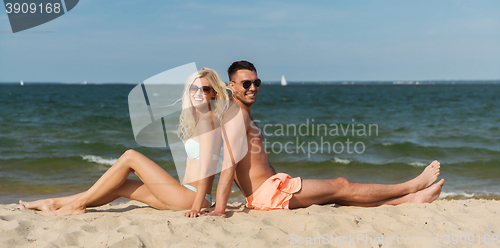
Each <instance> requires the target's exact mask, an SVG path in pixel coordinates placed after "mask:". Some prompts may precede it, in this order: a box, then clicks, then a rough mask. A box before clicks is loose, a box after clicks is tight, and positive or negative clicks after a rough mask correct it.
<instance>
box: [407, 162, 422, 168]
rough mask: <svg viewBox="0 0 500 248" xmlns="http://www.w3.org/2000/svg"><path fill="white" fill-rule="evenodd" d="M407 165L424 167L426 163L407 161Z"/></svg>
mask: <svg viewBox="0 0 500 248" xmlns="http://www.w3.org/2000/svg"><path fill="white" fill-rule="evenodd" d="M408 164H409V165H411V166H415V167H424V166H427V164H426V163H422V162H418V161H417V162H411V163H408Z"/></svg>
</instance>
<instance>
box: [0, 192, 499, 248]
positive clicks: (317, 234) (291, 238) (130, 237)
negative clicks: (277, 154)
mask: <svg viewBox="0 0 500 248" xmlns="http://www.w3.org/2000/svg"><path fill="white" fill-rule="evenodd" d="M232 206H233V207H231V208H230V210H231V211H232V212H229V214H228V216H229V218H227V219H224V218H220V217H201V218H196V219H188V218H184V217H183V216H182V213H183V211H180V212H172V211H161V210H156V209H153V208H150V207H148V206H145V205H144V204H142V203H138V202H134V201H132V202H129V203H126V204H121V205H116V206H109V205H107V206H103V207H99V208H94V209H89V210H88V213H86V214H83V215H77V216H68V217H52V216H48V215H46V214H44V213H42V212H38V211H32V210H27V209H25V208H23V207H21V206H20V205H19V204H9V205H0V247H2V248H3V247H68V246H73V247H120V248H121V247H283V246H289V247H299V246H302V245H300V243H304V245H305V246H306V247H317V246H320V247H326V246H327V245H326V244H325V243H327V242H328V243H330V242H331V243H333V244H334V245H335V246H336V247H476V246H478V244H483V243H484V242H485V241H489V243H490V244H489V245H486V246H484V247H499V246H500V245H499V243H500V241H499V240H498V236H496V239H494V237H495V235H498V234H500V214H498V213H497V212H500V202H499V201H489V200H455V201H447V200H438V201H435V202H433V203H430V204H403V205H400V206H382V207H376V208H358V207H342V206H337V205H326V206H312V207H309V208H305V209H299V210H275V211H256V210H249V209H246V208H245V207H244V205H243V204H241V203H235V204H232ZM447 235H450V236H447ZM453 235H456V236H453ZM382 236H383V239H382ZM436 237H437V238H438V239H436ZM472 237H473V238H474V240H472ZM314 238H316V240H315V239H314ZM358 238H359V240H357V239H358ZM370 238H371V239H372V241H370ZM419 238H420V239H419ZM430 238H432V239H430ZM460 238H462V239H461V240H460ZM485 238H486V240H485ZM454 239H455V240H454ZM389 241H392V244H387V243H388V242H389ZM398 241H400V242H401V243H402V244H397V242H398ZM454 241H455V242H456V243H457V244H453V242H454ZM308 242H310V243H313V244H311V245H307V243H308ZM314 242H316V243H315V244H314ZM356 242H357V244H356ZM417 242H421V243H420V244H417ZM429 242H437V243H438V244H437V245H435V244H430V243H429ZM461 242H462V244H461ZM479 242H481V243H479ZM493 242H496V245H495V244H492V243H493ZM336 243H337V244H336ZM405 243H406V244H405Z"/></svg>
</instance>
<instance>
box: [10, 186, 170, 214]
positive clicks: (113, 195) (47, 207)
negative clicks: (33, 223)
mask: <svg viewBox="0 0 500 248" xmlns="http://www.w3.org/2000/svg"><path fill="white" fill-rule="evenodd" d="M84 193H85V192H82V193H79V194H76V195H71V196H65V197H59V198H49V199H43V200H38V201H34V202H23V201H19V203H20V204H21V205H23V206H24V207H26V208H28V209H33V210H40V211H43V212H52V211H56V210H58V209H59V208H62V207H63V206H65V205H67V204H69V203H70V202H72V201H73V200H75V199H77V198H78V197H80V196H82V195H83V194H84ZM119 197H125V198H129V199H132V200H136V201H140V202H143V203H146V204H148V205H149V206H152V207H154V208H158V209H164V210H167V209H168V208H167V207H166V206H165V205H163V204H162V203H161V202H160V201H158V199H156V198H155V197H154V196H153V194H151V192H149V189H148V188H147V187H146V186H145V185H144V183H143V182H142V181H137V180H131V179H127V180H126V181H125V183H123V184H122V185H121V186H120V187H119V188H118V189H116V190H114V191H113V192H110V193H109V194H107V195H105V196H104V197H101V198H100V199H98V200H97V201H95V202H91V203H90V204H89V205H88V206H87V207H98V206H102V205H105V204H108V203H110V202H112V201H114V200H116V199H118V198H119Z"/></svg>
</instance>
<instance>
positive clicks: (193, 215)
mask: <svg viewBox="0 0 500 248" xmlns="http://www.w3.org/2000/svg"><path fill="white" fill-rule="evenodd" d="M198 216H200V211H196V210H189V211H187V212H185V213H184V217H187V218H196V217H198Z"/></svg>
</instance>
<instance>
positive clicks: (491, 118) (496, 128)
mask: <svg viewBox="0 0 500 248" xmlns="http://www.w3.org/2000/svg"><path fill="white" fill-rule="evenodd" d="M134 87H136V85H133V84H102V85H93V84H86V85H77V84H41V83H25V84H24V86H21V85H19V84H18V83H17V84H0V203H2V204H7V203H15V202H18V201H19V200H20V199H22V200H27V201H29V200H36V199H42V198H47V197H60V196H67V195H71V194H74V193H78V192H82V191H84V190H86V189H88V188H89V187H90V186H92V184H93V183H94V182H96V181H97V179H99V177H100V176H101V175H102V174H103V173H104V172H105V171H106V170H107V169H108V168H110V167H111V166H112V165H113V164H114V163H115V162H116V161H117V159H118V158H119V157H120V156H121V155H122V154H123V152H125V151H126V150H128V149H134V150H136V151H139V152H141V153H142V154H144V155H145V156H147V157H149V158H150V159H152V160H153V161H155V162H156V163H157V164H158V165H160V166H161V167H163V168H164V169H165V170H166V171H167V172H169V173H170V174H171V175H173V176H174V177H177V171H176V168H175V165H174V162H173V157H172V154H171V151H170V150H169V149H168V148H154V147H143V146H141V145H139V144H138V143H137V142H136V140H135V138H134V133H133V129H132V125H131V120H130V114H129V105H128V95H129V93H130V92H131V90H132V89H133V88H134ZM252 116H253V118H254V119H255V120H256V123H257V126H258V127H259V128H260V129H261V131H262V134H263V136H264V139H265V142H266V151H267V153H268V156H269V161H270V163H271V165H272V166H273V167H274V168H275V169H276V171H278V172H286V173H289V174H290V175H291V176H293V177H296V176H300V177H301V178H317V179H326V178H335V177H344V178H347V179H349V180H351V181H355V182H360V183H384V184H396V183H401V182H404V181H406V180H409V179H412V178H413V177H415V176H417V175H418V174H419V173H421V172H422V171H423V169H424V168H425V166H426V165H428V164H429V163H431V162H432V161H433V160H438V161H439V162H440V163H441V174H440V176H439V178H444V179H445V180H446V182H445V185H444V187H443V191H442V193H441V196H440V198H443V199H470V198H474V199H496V200H499V199H500V125H499V123H500V84H480V83H474V82H472V83H470V84H454V85H452V84H434V85H416V84H412V85H399V84H397V85H395V84H392V83H391V84H370V83H365V84H328V83H314V82H306V83H300V84H289V85H287V86H281V85H279V84H272V83H267V84H265V83H264V84H262V85H261V87H260V89H259V93H258V96H257V102H256V103H255V104H254V105H253V107H252ZM130 178H135V179H138V178H137V177H136V176H134V175H131V177H130ZM217 178H218V177H216V180H218V179H217ZM215 187H216V183H214V189H213V192H214V193H215V190H216V188H215ZM243 200H244V197H243V195H242V194H241V192H240V191H239V189H238V188H237V187H236V186H233V191H232V193H231V197H230V202H235V201H240V202H241V201H243ZM118 201H126V199H120V200H118Z"/></svg>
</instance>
